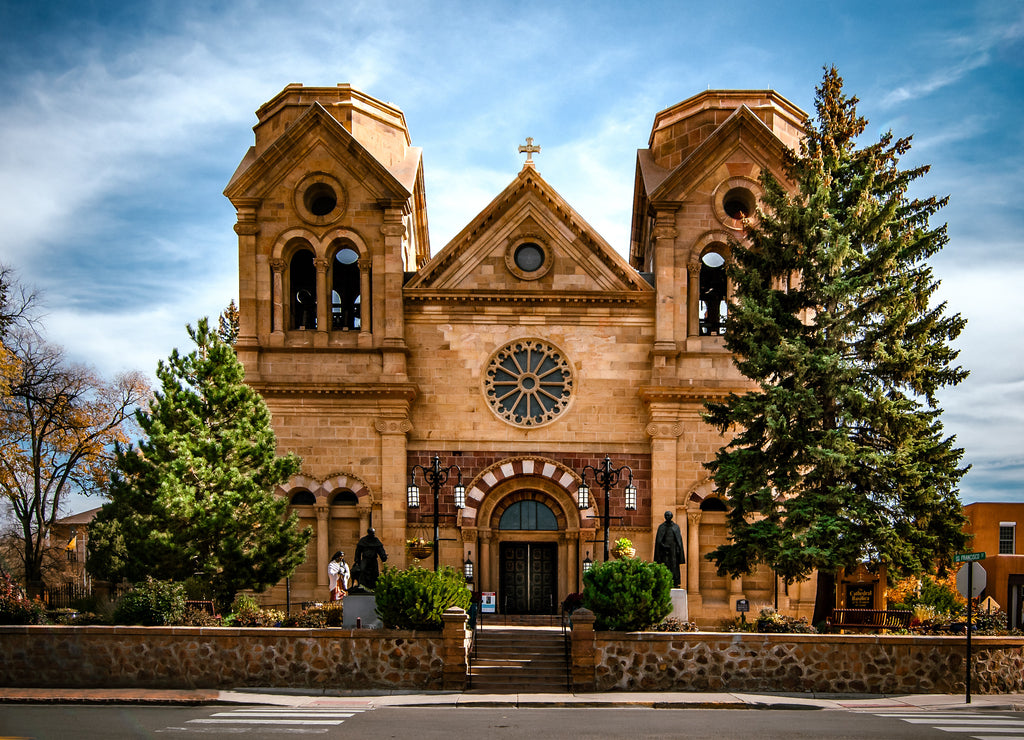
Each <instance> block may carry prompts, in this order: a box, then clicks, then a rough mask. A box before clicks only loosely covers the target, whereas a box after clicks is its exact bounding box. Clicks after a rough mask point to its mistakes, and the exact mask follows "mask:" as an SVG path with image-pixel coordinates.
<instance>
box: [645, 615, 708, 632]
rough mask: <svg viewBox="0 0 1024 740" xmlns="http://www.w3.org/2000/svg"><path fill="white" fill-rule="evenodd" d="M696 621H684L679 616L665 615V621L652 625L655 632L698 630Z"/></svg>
mask: <svg viewBox="0 0 1024 740" xmlns="http://www.w3.org/2000/svg"><path fill="white" fill-rule="evenodd" d="M698 630H699V628H698V627H697V623H696V622H684V621H683V620H681V619H679V618H677V617H665V619H664V621H662V622H659V623H658V624H656V625H654V626H653V627H651V631H653V632H697V631H698Z"/></svg>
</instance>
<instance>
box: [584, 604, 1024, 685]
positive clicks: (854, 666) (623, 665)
mask: <svg viewBox="0 0 1024 740" xmlns="http://www.w3.org/2000/svg"><path fill="white" fill-rule="evenodd" d="M572 638H573V646H572V650H573V663H574V665H573V683H574V687H575V688H576V689H577V690H579V691H753V692H757V691H792V692H816V693H872V694H889V693H892V694H931V693H939V694H959V693H964V691H965V685H964V681H965V675H964V674H965V671H964V659H965V656H966V640H965V639H964V638H963V637H920V636H905V635H796V634H757V633H702V632H686V633H665V632H630V633H621V632H594V631H593V622H592V615H590V619H588V617H587V615H580V613H579V612H576V613H575V614H574V617H573V635H572ZM971 642H972V654H973V663H974V668H973V671H974V672H973V674H972V679H971V683H972V685H971V690H972V691H973V692H976V693H979V694H999V693H1006V692H1020V691H1024V639H1022V638H1020V637H974V638H973V639H972V640H971Z"/></svg>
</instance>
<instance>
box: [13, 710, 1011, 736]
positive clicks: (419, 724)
mask: <svg viewBox="0 0 1024 740" xmlns="http://www.w3.org/2000/svg"><path fill="white" fill-rule="evenodd" d="M199 736H202V737H209V738H220V737H223V738H229V737H240V736H244V737H245V738H248V739H251V740H263V739H264V738H266V739H267V740H270V739H271V738H282V737H311V738H318V739H319V738H325V739H334V738H359V739H360V740H375V739H376V738H416V740H431V739H433V738H437V739H438V740H442V739H443V740H452V738H471V737H474V738H475V737H479V738H488V739H489V740H491V739H494V738H498V739H499V740H504V739H505V738H531V740H539V739H540V738H548V737H557V738H588V739H590V738H598V739H600V738H631V739H632V738H669V737H671V738H679V737H686V738H687V739H688V740H689V739H693V740H697V739H700V738H709V740H710V739H712V738H713V739H714V740H752V739H754V738H756V739H757V740H760V739H762V738H784V739H785V740H804V739H807V740H819V739H820V738H838V739H842V738H850V739H857V740H922V739H924V738H943V739H944V740H968V739H969V738H970V739H973V740H978V739H979V738H980V739H983V740H994V738H999V739H1000V740H1024V715H1022V714H1021V713H1014V712H1000V711H980V710H978V711H975V710H958V711H951V712H939V711H921V710H909V711H894V710H883V709H877V710H861V711H842V710H810V711H808V710H802V711H790V710H774V711H758V710H750V709H747V710H736V709H714V710H706V709H653V708H629V707H597V708H595V707H590V708H582V707H580V708H564V707H563V708H547V709H542V708H522V709H519V708H515V707H488V708H453V707H450V706H446V707H387V706H385V707H376V708H375V707H374V706H373V704H372V703H368V702H365V701H361V702H356V701H352V702H349V703H347V704H340V703H337V702H331V703H330V705H329V706H305V707H282V706H266V705H251V706H201V707H166V706H163V707H158V706H97V705H70V706H69V705H11V704H8V705H3V706H0V737H3V738H9V737H18V738H35V739H37V740H51V739H57V740H65V739H69V738H74V739H75V740H80V739H82V740H90V739H92V738H97V739H99V738H103V740H110V739H112V738H117V739H120V738H168V739H169V740H170V739H173V738H192V737H199Z"/></svg>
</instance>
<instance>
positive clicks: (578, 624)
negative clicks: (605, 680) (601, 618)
mask: <svg viewBox="0 0 1024 740" xmlns="http://www.w3.org/2000/svg"><path fill="white" fill-rule="evenodd" d="M595 619H596V617H594V612H592V611H590V610H589V609H583V608H580V609H577V610H576V611H574V612H573V613H572V636H571V642H570V653H569V659H570V660H571V661H572V666H571V667H570V672H571V675H572V690H573V691H597V676H596V673H597V670H596V669H597V650H596V647H595V645H594V638H595V635H594V620H595Z"/></svg>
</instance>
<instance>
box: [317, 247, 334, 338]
mask: <svg viewBox="0 0 1024 740" xmlns="http://www.w3.org/2000/svg"><path fill="white" fill-rule="evenodd" d="M330 266H331V263H330V260H328V259H327V258H326V257H317V258H316V259H314V260H313V267H315V268H316V334H315V335H314V339H313V344H314V346H316V347H326V346H327V332H329V331H330V329H331V323H330V321H331V292H330V290H329V289H328V286H327V269H328V268H329V267H330Z"/></svg>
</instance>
